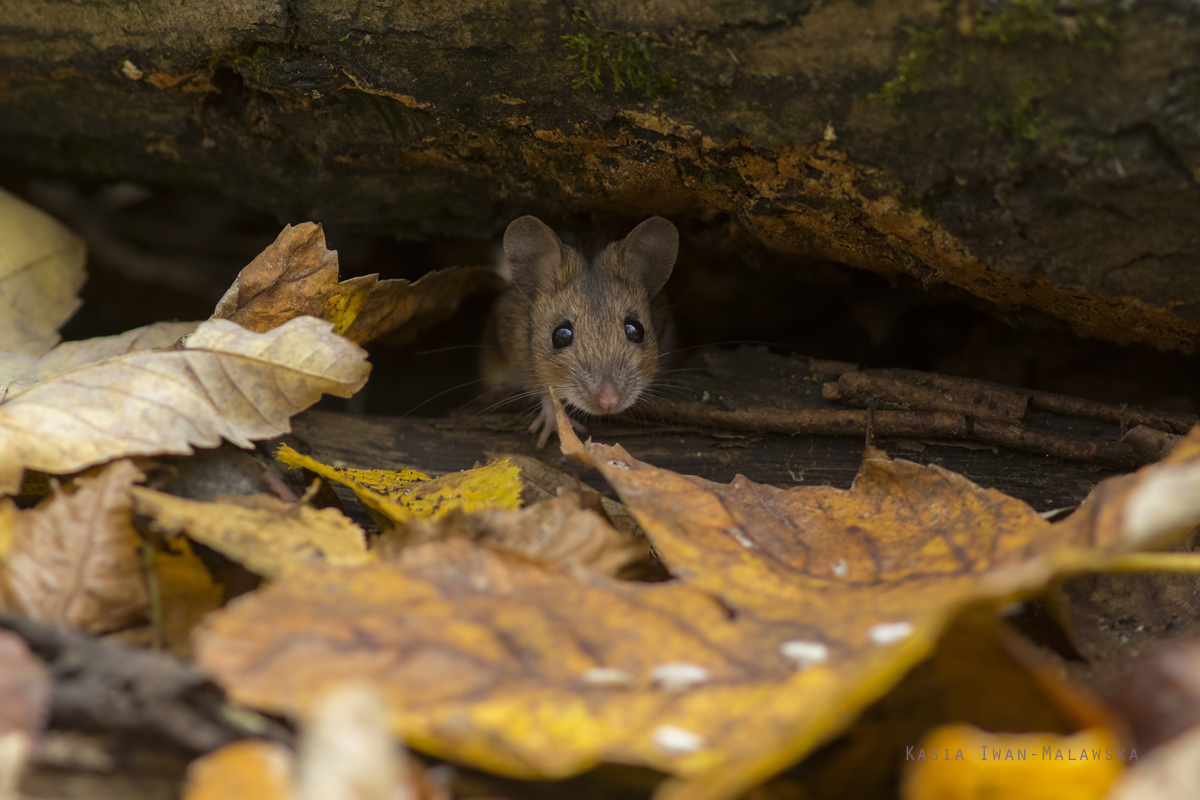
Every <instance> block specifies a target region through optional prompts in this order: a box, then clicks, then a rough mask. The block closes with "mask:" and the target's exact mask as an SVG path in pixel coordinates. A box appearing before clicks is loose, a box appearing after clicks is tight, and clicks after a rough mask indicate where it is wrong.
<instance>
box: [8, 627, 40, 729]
mask: <svg viewBox="0 0 1200 800" xmlns="http://www.w3.org/2000/svg"><path fill="white" fill-rule="evenodd" d="M52 688H53V681H52V680H51V678H50V671H49V670H48V669H46V664H45V662H43V661H42V660H41V659H40V658H38V657H37V656H35V655H34V654H33V653H31V652H30V651H29V646H28V645H26V644H25V640H24V639H22V638H21V637H20V636H18V635H17V634H15V633H13V632H12V631H6V630H0V736H4V735H7V734H10V733H13V732H20V733H22V734H24V735H25V736H26V737H27V738H28V740H29V741H30V742H32V741H33V740H35V739H37V738H38V737H39V736H40V735H41V733H42V729H43V728H44V727H45V726H46V721H47V720H48V719H49V717H50V692H51V689H52Z"/></svg>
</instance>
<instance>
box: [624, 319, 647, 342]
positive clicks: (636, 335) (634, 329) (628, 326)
mask: <svg viewBox="0 0 1200 800" xmlns="http://www.w3.org/2000/svg"><path fill="white" fill-rule="evenodd" d="M625 338H626V339H628V340H629V341H631V342H633V343H634V344H641V343H642V340H643V339H645V338H646V329H645V328H643V327H642V323H640V322H638V321H637V320H636V319H634V318H633V317H626V318H625Z"/></svg>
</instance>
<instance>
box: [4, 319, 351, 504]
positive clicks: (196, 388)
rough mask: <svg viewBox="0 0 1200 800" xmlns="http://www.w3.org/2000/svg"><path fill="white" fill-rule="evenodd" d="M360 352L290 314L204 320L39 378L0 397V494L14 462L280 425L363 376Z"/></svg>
mask: <svg viewBox="0 0 1200 800" xmlns="http://www.w3.org/2000/svg"><path fill="white" fill-rule="evenodd" d="M369 371H370V365H369V364H367V363H366V353H365V352H363V351H362V350H361V349H360V348H358V347H357V346H355V345H354V344H353V343H351V342H350V341H348V340H347V339H345V338H344V337H341V336H338V335H337V334H335V333H333V332H332V331H331V330H330V323H328V322H325V321H322V320H318V319H314V318H312V317H300V318H298V319H295V320H292V321H291V322H289V323H287V324H286V325H282V326H280V327H278V328H276V329H274V330H272V331H269V332H268V333H262V334H256V333H251V332H250V331H247V330H245V329H243V328H241V327H239V326H237V325H235V324H234V323H232V322H228V321H225V320H216V321H211V322H205V323H203V324H202V325H200V327H199V328H197V330H196V332H195V333H194V334H192V335H191V336H190V337H189V338H188V340H187V342H186V343H185V345H184V347H183V348H182V349H179V350H172V351H151V352H143V353H132V354H130V355H126V356H119V357H117V358H111V359H107V360H105V361H100V362H97V363H95V364H89V365H87V366H84V367H80V368H78V369H75V370H71V371H70V372H65V373H62V374H60V375H56V376H54V377H51V378H49V379H47V380H45V381H42V382H41V383H38V384H37V385H35V386H33V387H32V388H30V389H29V390H28V391H26V392H24V393H23V394H21V395H20V396H18V397H16V398H13V399H12V400H9V401H7V402H5V403H3V404H0V493H13V492H16V491H18V490H19V489H20V480H21V472H22V470H23V469H35V470H41V471H44V472H51V473H67V472H74V471H76V470H80V469H83V468H84V467H87V466H90V465H92V464H98V463H102V462H104V461H110V460H112V459H114V458H119V457H122V456H127V455H157V454H165V453H174V454H188V453H191V452H192V448H193V447H214V446H216V445H217V444H218V443H219V442H220V441H221V439H222V438H225V439H228V440H229V441H230V442H232V443H233V444H236V445H238V446H240V447H249V446H250V443H251V441H252V440H254V439H268V438H270V437H272V436H278V435H280V434H282V433H286V432H288V431H289V430H290V425H289V422H288V420H289V418H290V417H291V416H292V415H293V414H295V413H297V412H299V411H301V410H303V409H305V408H307V407H308V406H310V405H312V404H313V403H315V402H316V401H317V399H318V398H320V396H321V395H322V394H323V393H330V394H335V395H338V396H339V397H349V396H350V395H352V394H354V392H356V391H358V389H360V388H361V387H362V385H363V384H364V383H365V382H366V379H367V373H368V372H369Z"/></svg>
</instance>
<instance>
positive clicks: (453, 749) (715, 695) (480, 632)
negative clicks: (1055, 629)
mask: <svg viewBox="0 0 1200 800" xmlns="http://www.w3.org/2000/svg"><path fill="white" fill-rule="evenodd" d="M560 438H561V439H562V441H563V443H564V449H565V450H566V451H568V452H574V453H577V454H579V455H580V456H582V457H583V458H585V459H587V461H588V462H589V463H591V464H592V465H593V466H595V467H596V468H597V469H598V470H599V471H600V472H601V474H602V476H603V477H604V478H605V480H607V481H608V483H609V485H611V486H612V487H613V488H614V489H615V490H616V491H617V493H618V494H619V495H620V497H621V499H622V500H623V501H624V502H625V503H626V505H627V506H628V507H629V509H630V511H631V512H632V513H633V514H634V516H635V517H636V519H637V521H638V523H639V524H640V526H641V528H642V530H643V531H645V533H646V535H647V537H649V538H650V540H651V542H652V544H653V545H654V547H655V549H656V551H657V552H658V553H659V554H660V555H661V556H662V558H663V560H664V563H665V564H666V566H667V567H668V569H670V570H671V572H672V574H674V575H675V576H676V580H674V581H671V582H667V583H661V584H634V583H623V582H620V581H613V580H610V579H606V578H603V577H601V576H598V575H594V574H589V573H587V572H585V571H578V570H572V571H566V570H561V569H557V568H555V567H552V566H550V565H547V564H544V563H541V562H536V561H532V560H529V559H527V558H522V557H519V556H517V555H515V554H509V553H505V552H502V551H500V550H494V549H490V548H486V547H480V546H478V545H473V544H472V543H470V542H468V541H466V540H464V539H450V540H447V541H444V542H437V543H430V544H423V545H416V546H411V547H408V548H406V549H404V550H402V551H401V553H400V557H399V558H398V559H397V561H396V562H395V563H388V564H377V565H370V566H366V567H361V568H356V569H354V570H343V571H335V570H331V569H327V568H326V569H304V570H297V571H295V572H294V573H292V574H290V575H288V576H285V577H284V579H282V580H281V581H279V582H278V583H276V584H274V585H272V586H270V587H268V588H266V589H265V590H262V591H260V592H258V593H257V594H255V595H253V596H250V597H246V598H244V599H243V600H241V601H240V602H239V603H237V604H235V605H233V606H231V607H227V608H226V609H223V610H222V611H221V612H218V613H217V614H215V615H213V616H212V617H210V618H209V619H208V620H206V622H205V624H204V626H203V627H202V629H201V630H200V631H199V632H198V633H197V659H198V661H199V663H201V665H202V666H204V667H205V668H207V669H209V670H210V671H211V672H212V673H213V674H214V675H215V676H217V678H218V679H219V680H220V681H221V682H222V684H223V685H225V686H226V687H227V689H228V691H229V692H230V693H231V694H232V696H234V697H235V698H237V699H238V700H240V701H242V702H245V703H248V704H250V705H255V706H259V707H262V708H264V709H267V710H270V711H273V712H282V713H291V714H297V715H302V714H303V713H304V711H305V709H306V708H307V707H308V705H309V704H310V703H311V702H312V698H313V697H315V696H316V695H317V694H318V693H319V692H320V691H322V690H323V689H324V688H325V687H327V686H329V685H331V684H333V683H337V682H340V681H345V680H355V679H359V680H366V681H369V682H370V683H371V684H373V685H374V686H376V687H377V688H378V689H379V690H380V691H382V692H383V693H384V694H385V696H386V697H387V698H388V700H389V705H390V707H391V709H392V711H393V713H394V714H395V717H394V719H393V724H394V725H395V726H396V728H397V730H399V731H400V732H401V733H402V734H403V735H404V736H405V738H406V739H407V740H408V741H409V742H410V743H412V744H413V745H414V746H416V747H420V748H423V749H425V750H428V751H429V752H431V753H434V754H436V755H439V756H442V757H446V758H452V759H453V760H456V761H462V762H466V763H469V764H472V765H475V766H479V767H482V768H484V769H488V770H491V771H495V772H501V773H504V774H509V775H514V776H521V777H536V776H541V777H557V776H563V775H568V774H572V773H574V772H578V771H581V770H584V769H587V768H588V767H589V766H591V765H592V764H594V763H596V762H597V761H601V760H606V761H614V762H620V763H632V764H640V765H645V766H650V767H653V768H655V769H659V770H662V771H665V772H668V773H671V774H673V775H675V776H677V778H676V779H674V780H671V781H668V782H666V783H664V784H663V786H662V787H661V788H660V790H659V791H660V797H661V798H681V797H686V798H689V800H696V798H730V797H735V796H738V795H739V794H740V793H742V792H744V791H746V789H747V788H748V787H750V786H753V785H755V784H757V783H761V782H762V781H763V780H765V779H766V778H768V777H770V776H771V775H773V774H774V773H776V772H778V771H780V770H781V769H783V768H785V767H786V766H788V765H790V764H792V763H794V762H795V761H797V760H799V759H800V758H802V757H804V756H805V755H806V754H808V753H810V752H812V750H813V749H814V748H815V747H817V746H818V745H819V744H821V743H823V742H825V741H828V740H829V739H830V738H831V737H833V736H835V735H837V734H838V733H839V732H840V731H842V730H844V729H845V728H846V726H847V725H848V724H849V723H850V722H851V721H852V720H854V719H855V718H856V717H857V715H858V714H859V713H860V712H861V710H862V709H863V708H864V707H866V706H867V704H869V703H871V702H872V701H874V700H875V699H877V698H879V697H880V696H881V695H883V694H884V693H886V692H887V691H889V690H890V689H891V688H892V687H893V686H894V685H895V684H896V682H897V681H899V680H900V679H901V678H902V677H903V676H904V675H905V674H906V673H907V672H908V671H909V669H910V668H911V667H912V666H913V665H915V664H916V663H917V662H918V661H921V660H923V659H925V658H926V657H927V656H928V655H929V653H930V651H931V650H932V648H933V646H934V644H935V643H936V641H937V640H938V637H939V636H940V635H941V633H942V631H943V629H944V628H945V626H946V625H947V622H948V621H949V620H951V619H953V618H954V616H955V615H956V614H957V613H958V612H959V611H960V610H961V609H962V608H963V607H964V606H965V605H966V604H968V603H976V602H982V601H989V602H992V603H996V602H999V601H1001V600H1003V599H1007V598H1010V597H1012V596H1013V595H1015V594H1018V593H1021V592H1026V591H1030V590H1033V589H1035V588H1037V587H1039V586H1041V585H1042V584H1043V583H1044V582H1045V581H1046V580H1048V579H1049V578H1050V577H1052V576H1054V575H1056V574H1058V573H1060V572H1061V571H1062V570H1065V569H1079V568H1092V567H1094V566H1095V565H1097V564H1100V565H1101V566H1103V565H1105V564H1110V563H1116V562H1114V561H1113V559H1114V558H1117V557H1121V558H1123V557H1124V556H1115V555H1114V554H1115V553H1119V552H1120V550H1121V549H1123V548H1124V547H1127V546H1128V543H1129V538H1128V536H1127V535H1126V532H1127V525H1128V518H1127V515H1125V514H1124V513H1123V509H1125V508H1127V507H1128V506H1129V504H1130V502H1132V501H1133V499H1134V498H1136V497H1138V496H1142V495H1141V492H1144V491H1147V489H1146V487H1147V486H1159V487H1161V488H1160V489H1155V490H1153V492H1154V493H1153V494H1152V495H1151V496H1154V497H1158V498H1160V499H1161V498H1163V497H1164V496H1168V495H1169V496H1170V497H1175V496H1176V495H1175V494H1172V493H1168V494H1167V495H1164V494H1162V492H1165V491H1166V490H1167V489H1171V490H1172V492H1177V491H1181V489H1179V487H1181V486H1182V487H1185V488H1190V489H1192V490H1193V491H1194V490H1195V488H1196V487H1195V486H1194V485H1191V484H1189V483H1188V482H1187V481H1188V479H1189V478H1188V476H1190V475H1191V472H1189V470H1191V469H1192V465H1194V464H1195V463H1197V461H1198V460H1200V449H1194V450H1195V454H1194V455H1192V456H1188V457H1184V458H1183V460H1182V461H1179V462H1173V463H1164V464H1163V465H1158V466H1156V467H1154V468H1148V470H1144V471H1143V472H1141V473H1139V474H1138V475H1136V476H1133V477H1132V479H1131V480H1128V481H1127V480H1126V479H1125V478H1121V479H1117V481H1116V482H1113V483H1106V484H1102V485H1101V487H1099V489H1098V490H1097V492H1096V493H1095V494H1094V495H1093V498H1092V500H1091V501H1090V502H1089V504H1087V505H1086V506H1085V508H1086V509H1087V511H1086V513H1084V514H1083V515H1081V516H1080V517H1079V518H1078V520H1077V521H1076V522H1074V523H1070V522H1067V523H1060V524H1057V525H1052V524H1050V523H1048V522H1046V521H1045V520H1043V519H1042V518H1041V517H1040V516H1038V515H1037V514H1036V513H1035V512H1033V510H1032V509H1030V508H1029V507H1028V506H1026V505H1025V504H1024V503H1022V502H1020V501H1018V500H1015V499H1013V498H1010V497H1007V496H1005V495H1003V494H1001V493H999V492H996V491H992V490H985V489H982V488H980V487H978V486H976V485H975V484H973V483H971V482H970V481H968V480H966V479H965V478H963V477H962V476H960V475H955V474H954V473H951V472H948V471H946V470H943V469H940V468H938V467H924V466H920V465H917V464H913V463H910V462H905V461H901V460H895V461H893V460H891V459H889V458H887V456H886V454H884V453H882V452H880V451H878V450H875V449H869V450H868V452H867V454H866V456H865V458H864V461H863V464H862V467H861V470H860V472H859V474H858V476H857V478H856V480H855V482H854V485H853V487H852V488H851V489H850V490H849V491H842V490H837V489H832V488H829V487H796V488H793V489H790V490H787V491H784V490H781V489H776V488H773V487H770V486H763V485H759V484H755V483H753V482H752V481H749V480H747V479H745V478H741V477H739V478H737V479H735V480H734V481H733V482H732V483H730V484H727V485H726V484H717V483H712V482H709V481H705V480H702V479H699V478H689V477H686V476H682V475H678V474H675V473H672V472H669V471H667V470H663V469H658V468H655V467H653V466H651V465H649V464H645V463H643V462H639V461H637V460H636V459H634V458H633V457H632V456H630V455H629V454H628V453H627V452H625V451H624V450H623V449H622V448H620V447H608V446H604V445H598V444H588V445H586V446H585V445H582V444H581V443H579V441H578V439H577V438H575V437H574V435H573V434H572V432H571V430H570V428H569V425H567V424H566V423H565V420H561V421H560ZM1189 442H1193V443H1200V432H1197V433H1196V434H1193V437H1192V439H1190V440H1189ZM1185 445H1187V443H1186V442H1185ZM1187 446H1188V447H1190V446H1191V445H1187ZM1181 447H1184V445H1181ZM1184 452H1192V451H1188V450H1187V447H1184ZM1189 459H1190V460H1189ZM1155 476H1158V477H1155ZM1164 476H1166V477H1164ZM418 486H421V484H418ZM1138 487H1141V488H1140V489H1139V488H1138ZM1172 487H1173V488H1172ZM1181 502H1183V501H1181ZM1181 508H1183V509H1184V510H1183V511H1178V512H1177V513H1172V514H1170V515H1168V517H1166V518H1164V520H1159V521H1156V522H1154V524H1153V525H1148V524H1147V525H1145V526H1144V528H1145V529H1147V530H1151V532H1152V533H1153V532H1154V531H1159V532H1169V530H1170V529H1171V528H1172V527H1173V526H1176V525H1178V524H1182V523H1185V522H1186V521H1187V519H1188V517H1187V513H1186V509H1187V508H1189V506H1186V504H1185V505H1183V506H1181ZM1157 535H1158V534H1153V535H1152V536H1151V540H1152V539H1153V538H1154V537H1155V536H1157ZM1138 541H1139V542H1145V541H1149V540H1146V539H1138ZM1093 544H1099V545H1101V546H1103V547H1104V549H1103V550H1088V549H1086V548H1087V547H1089V546H1092V545H1093ZM1105 559H1107V560H1105ZM1192 568H1193V569H1196V568H1197V562H1196V561H1193V566H1192ZM398 608H401V609H404V612H403V614H400V615H397V614H394V613H391V611H390V610H392V609H398Z"/></svg>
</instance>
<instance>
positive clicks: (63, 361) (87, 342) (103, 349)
mask: <svg viewBox="0 0 1200 800" xmlns="http://www.w3.org/2000/svg"><path fill="white" fill-rule="evenodd" d="M199 324H200V323H198V322H157V323H155V324H153V325H145V326H143V327H141V328H134V329H133V330H128V331H125V333H121V334H117V335H116V336H98V337H96V338H94V339H84V340H82V341H78V342H63V343H62V344H60V345H58V346H57V347H55V348H54V349H53V350H51V351H50V352H49V353H46V355H44V356H42V357H41V358H38V359H32V360H29V361H28V362H26V363H25V364H24V366H23V367H22V369H21V370H20V371H19V372H17V373H15V374H12V375H11V377H10V378H9V379H8V380H6V379H5V376H4V374H0V400H8V399H11V398H13V397H15V396H17V395H18V394H20V393H21V392H23V391H25V390H26V389H28V388H29V387H30V386H32V385H33V384H35V383H37V382H38V381H44V380H45V379H46V378H49V377H50V376H51V375H57V374H59V373H60V372H66V371H68V370H72V369H75V368H76V367H82V366H83V365H84V364H91V363H94V362H96V361H103V360H104V359H106V358H112V357H113V356H123V355H125V354H126V353H138V352H141V351H143V350H155V349H158V348H162V347H170V346H171V345H173V344H175V342H177V341H179V338H180V337H181V336H183V335H185V334H188V333H191V332H192V331H194V330H195V329H196V326H197V325H199ZM9 363H15V362H9ZM3 369H4V362H3V361H0V371H2V370H3ZM6 386H7V389H6V388H5V387H6Z"/></svg>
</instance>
